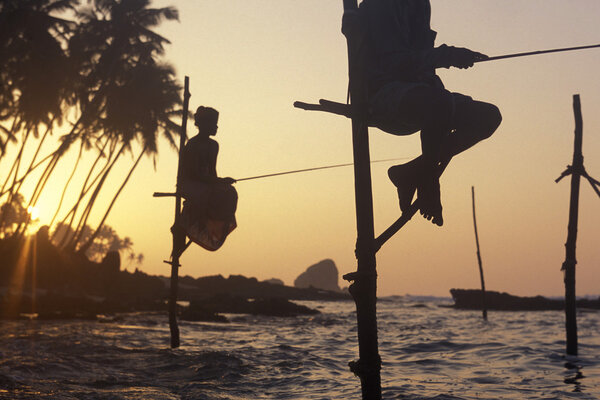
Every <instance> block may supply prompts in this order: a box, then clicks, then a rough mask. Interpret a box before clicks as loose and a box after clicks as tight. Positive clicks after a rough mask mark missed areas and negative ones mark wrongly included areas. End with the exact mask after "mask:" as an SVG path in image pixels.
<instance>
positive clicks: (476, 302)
mask: <svg viewBox="0 0 600 400" xmlns="http://www.w3.org/2000/svg"><path fill="white" fill-rule="evenodd" d="M450 294H451V295H452V298H453V299H454V308H457V309H461V310H481V308H482V303H481V290H480V289H450ZM485 302H486V307H487V309H488V310H497V311H550V310H564V308H565V302H564V300H560V299H549V298H547V297H543V296H534V297H520V296H514V295H511V294H508V293H500V292H494V291H489V290H486V292H485ZM577 307H578V308H587V309H594V310H600V298H598V299H596V300H589V299H579V300H577Z"/></svg>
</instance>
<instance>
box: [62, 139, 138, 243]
mask: <svg viewBox="0 0 600 400" xmlns="http://www.w3.org/2000/svg"><path fill="white" fill-rule="evenodd" d="M126 145H127V144H123V145H122V146H121V148H120V149H119V151H118V153H117V154H116V155H115V158H114V159H113V160H112V161H111V163H110V165H109V166H108V168H107V169H106V171H105V172H104V174H103V175H102V178H101V179H100V181H99V182H98V184H97V185H96V188H95V189H94V193H92V195H91V196H90V199H89V201H88V203H87V206H86V208H85V210H84V211H83V214H82V215H81V218H80V220H79V223H78V224H77V229H76V230H75V234H74V235H73V239H71V242H70V243H69V244H68V245H67V248H69V249H70V250H73V251H74V250H75V249H76V247H77V242H78V241H79V240H81V236H82V234H83V230H84V228H85V226H86V225H87V221H88V218H89V216H90V213H91V211H92V208H93V206H94V204H95V202H96V199H97V198H98V194H99V193H100V189H102V186H103V185H104V182H105V181H106V178H107V177H108V174H109V173H110V171H111V169H112V167H113V166H114V165H115V163H116V162H117V160H118V159H119V157H120V156H121V154H122V153H123V150H124V149H125V146H126Z"/></svg>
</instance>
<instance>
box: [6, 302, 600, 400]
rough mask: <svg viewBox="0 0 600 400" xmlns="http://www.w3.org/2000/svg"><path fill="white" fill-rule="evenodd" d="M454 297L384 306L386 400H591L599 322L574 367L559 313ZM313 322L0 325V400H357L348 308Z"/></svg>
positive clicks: (143, 319) (599, 374) (162, 319)
mask: <svg viewBox="0 0 600 400" xmlns="http://www.w3.org/2000/svg"><path fill="white" fill-rule="evenodd" d="M449 303H450V300H449V299H433V298H418V297H391V298H384V299H380V301H379V303H378V313H379V347H380V353H381V357H382V359H383V369H382V385H383V397H384V398H385V399H436V400H446V399H447V400H450V399H452V400H462V399H465V400H466V399H600V313H599V312H582V311H580V313H579V316H578V324H579V353H580V355H579V356H578V357H567V356H565V353H564V349H565V341H564V314H563V313H562V312H557V311H547V312H490V314H489V322H487V323H486V322H484V321H483V320H482V318H481V313H480V312H474V311H460V310H454V309H450V308H443V307H440V305H443V304H449ZM302 304H305V305H307V306H309V307H313V308H317V309H319V310H320V311H321V314H320V315H317V316H308V317H297V318H273V317H260V316H246V315H228V317H230V319H231V321H232V322H231V323H229V324H216V323H202V322H181V323H180V327H181V339H182V346H181V348H179V349H177V350H171V349H169V329H168V326H167V317H166V315H163V314H157V313H136V314H124V315H120V316H119V318H117V319H116V320H115V321H112V322H98V321H66V322H65V321H46V322H42V321H39V322H38V321H8V322H6V321H3V322H1V325H0V399H59V400H66V399H90V400H91V399H94V400H95V399H111V400H112V399H128V400H129V399H132V400H133V399H140V400H142V399H144V400H147V399H150V400H152V399H164V400H175V399H202V400H212V399H215V400H216V399H232V400H233V399H235V400H238V399H360V382H359V380H358V379H357V378H356V377H354V375H353V374H352V373H351V372H350V371H349V370H348V366H347V364H348V362H349V361H351V360H354V359H355V358H356V357H357V353H358V349H357V340H356V319H355V307H354V303H352V302H302Z"/></svg>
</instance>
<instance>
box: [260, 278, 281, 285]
mask: <svg viewBox="0 0 600 400" xmlns="http://www.w3.org/2000/svg"><path fill="white" fill-rule="evenodd" d="M263 282H265V283H270V284H271V285H280V286H283V281H282V280H281V279H277V278H271V279H267V280H265V281H263Z"/></svg>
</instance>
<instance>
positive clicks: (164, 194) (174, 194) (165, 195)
mask: <svg viewBox="0 0 600 400" xmlns="http://www.w3.org/2000/svg"><path fill="white" fill-rule="evenodd" d="M178 195H179V196H181V195H180V194H177V193H165V192H154V194H153V195H152V197H177V196H178Z"/></svg>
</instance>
